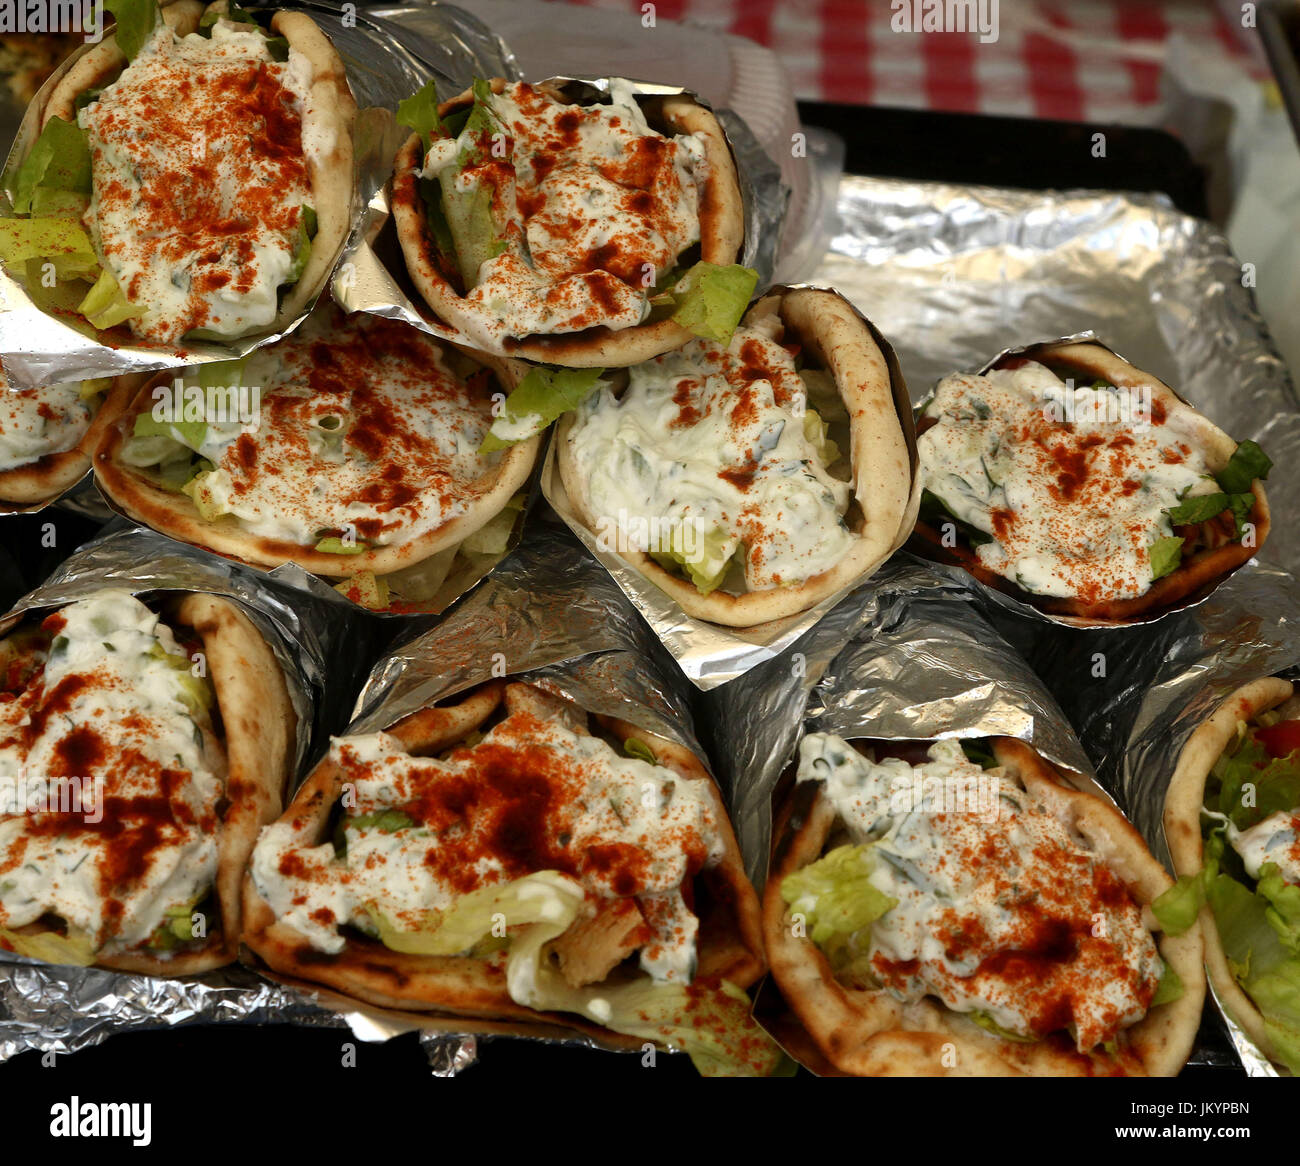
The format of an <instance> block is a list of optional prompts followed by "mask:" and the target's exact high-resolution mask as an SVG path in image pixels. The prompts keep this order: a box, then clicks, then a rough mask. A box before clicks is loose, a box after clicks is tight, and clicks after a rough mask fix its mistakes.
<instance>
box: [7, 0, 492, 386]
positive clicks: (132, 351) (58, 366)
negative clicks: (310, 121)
mask: <svg viewBox="0 0 1300 1166" xmlns="http://www.w3.org/2000/svg"><path fill="white" fill-rule="evenodd" d="M276 7H279V8H286V9H295V10H301V11H305V12H306V13H307V14H308V15H310V16H311V17H312V18H313V19H314V20H315V21H316V22H317V24H318V25H319V26H320V27H321V29H322V31H324V32H325V33H326V34H327V35H328V36H329V38H330V39H331V40H332V41H333V43H334V46H335V48H336V49H337V50H338V52H339V55H340V57H342V59H343V62H344V65H345V66H346V68H347V73H348V82H349V84H350V86H351V87H352V92H353V95H354V97H355V98H356V101H357V106H358V113H357V121H356V129H355V138H354V169H355V194H354V200H355V205H354V219H353V229H352V234H351V236H350V238H349V240H348V242H347V243H345V245H344V246H343V248H341V249H340V255H341V256H342V255H345V254H347V253H348V252H349V251H350V249H351V248H352V247H355V246H357V245H358V244H359V241H361V240H363V239H364V237H365V236H366V234H367V232H368V231H370V230H371V226H372V224H371V219H370V213H371V212H370V209H369V204H370V202H371V200H372V199H373V198H374V197H375V194H376V192H377V191H379V190H380V188H382V186H383V184H384V183H385V182H386V181H387V180H388V177H389V175H390V174H391V173H392V160H393V155H394V154H395V153H396V149H397V145H398V143H399V142H400V140H401V136H402V135H401V134H400V133H399V131H398V129H397V126H396V122H395V119H394V111H395V110H396V108H397V102H398V101H400V100H401V99H402V98H404V97H406V96H408V95H409V94H410V93H412V92H414V91H415V90H416V89H418V88H419V87H420V86H421V85H422V84H424V82H425V81H426V80H427V79H428V76H429V74H430V73H431V72H434V71H435V70H436V69H437V68H438V67H447V65H448V64H449V62H452V61H455V60H456V59H457V57H458V54H459V52H460V51H461V50H462V49H466V50H470V49H474V48H478V49H480V50H481V51H483V52H484V54H485V58H484V59H487V60H493V59H500V58H501V57H502V56H508V52H507V51H506V50H505V49H504V47H503V46H501V45H500V42H498V41H496V40H495V38H493V37H492V35H491V33H489V32H488V31H487V29H486V28H484V26H483V25H482V23H481V22H480V21H478V19H477V18H476V17H473V16H471V15H470V14H469V13H467V12H465V11H463V10H461V9H459V8H455V7H453V6H450V5H446V6H444V5H437V6H430V7H428V8H421V9H420V14H421V20H420V28H419V30H418V31H416V30H411V29H404V28H402V27H400V26H399V25H398V24H395V23H393V24H390V23H388V22H386V21H384V20H381V19H379V18H377V17H375V16H373V15H371V14H370V13H368V12H363V13H358V12H357V11H356V5H354V4H346V5H345V4H343V3H342V2H339V3H326V2H322V0H308V2H299V3H285V4H281V5H276ZM413 8H414V6H412V9H413ZM391 11H392V12H393V13H394V15H395V16H400V15H401V14H402V13H403V12H405V11H407V9H406V6H397V7H396V8H394V9H392V10H391ZM82 55H84V53H83V52H82V51H79V52H77V53H76V54H74V55H73V56H72V57H71V58H70V59H69V60H68V61H66V62H64V63H63V65H61V66H60V67H59V69H58V70H57V71H56V72H55V73H54V75H53V76H52V77H51V78H50V80H48V81H47V82H46V83H45V85H44V86H42V88H41V90H40V92H39V93H38V94H37V98H36V100H35V101H33V102H32V104H31V105H30V106H29V107H28V110H27V114H26V116H25V117H24V119H23V122H22V125H21V126H20V128H19V131H18V135H17V137H16V139H15V141H14V144H13V147H12V149H11V150H10V152H9V158H8V162H7V163H6V166H5V171H4V175H3V178H2V179H0V182H2V184H3V187H4V198H5V200H6V201H5V202H4V206H5V207H8V206H11V205H12V197H13V191H14V181H15V176H16V172H17V167H18V166H19V165H20V163H21V160H22V158H23V157H24V156H25V155H26V153H27V151H28V149H29V148H30V145H31V143H33V142H34V141H35V139H36V137H37V136H38V134H39V125H38V121H39V111H40V109H41V108H42V106H43V105H44V102H45V100H46V98H47V97H48V95H49V93H50V91H51V90H52V89H53V87H54V86H55V85H57V84H58V82H59V80H60V79H61V78H62V77H63V75H64V74H65V73H66V72H67V71H68V69H70V68H71V67H72V65H73V64H74V63H75V62H76V61H77V60H79V59H80V57H81V56H82ZM310 308H311V305H310V304H309V305H307V307H306V308H304V310H303V312H302V313H301V315H300V316H299V317H298V319H296V320H294V321H292V322H291V323H289V324H288V325H286V326H285V327H284V328H283V329H282V330H281V331H279V332H273V333H270V334H267V335H260V336H255V337H248V338H245V339H241V340H233V341H231V342H229V343H228V344H220V343H215V342H194V343H188V344H186V345H185V347H184V348H183V349H179V348H166V347H146V346H137V345H133V344H127V345H123V346H120V347H117V346H108V345H105V344H101V343H100V342H99V341H98V340H97V339H95V338H93V336H87V335H86V334H84V333H82V332H80V331H78V330H77V329H75V328H73V327H71V326H70V325H68V324H66V323H64V322H62V321H61V320H59V319H58V318H57V317H56V316H54V315H52V314H47V313H46V312H44V311H42V310H41V309H40V308H38V307H36V306H35V305H34V304H33V303H32V301H31V299H30V298H29V297H28V295H27V293H26V291H25V290H24V289H23V287H22V286H21V285H20V284H19V283H18V282H17V281H16V280H14V279H12V278H10V277H9V275H8V274H7V273H5V272H3V271H2V270H0V353H3V361H4V368H5V371H6V373H7V374H8V376H9V377H10V378H11V379H12V381H13V382H14V384H15V385H16V386H19V387H32V386H36V385H40V384H50V383H52V382H55V381H65V380H82V379H87V378H93V377H104V376H119V375H121V374H123V373H128V372H145V371H151V370H155V369H163V368H180V367H183V366H186V365H194V364H203V363H207V362H209V361H221V360H231V359H234V358H236V357H239V356H243V355H244V354H245V353H247V352H250V351H251V350H252V349H254V348H260V347H262V346H264V345H266V344H270V343H272V342H274V341H275V340H277V339H279V338H280V336H282V335H284V334H286V333H287V332H289V331H292V330H293V328H295V327H297V325H298V324H299V323H301V321H302V319H303V318H304V317H305V316H306V315H307V312H308V311H310Z"/></svg>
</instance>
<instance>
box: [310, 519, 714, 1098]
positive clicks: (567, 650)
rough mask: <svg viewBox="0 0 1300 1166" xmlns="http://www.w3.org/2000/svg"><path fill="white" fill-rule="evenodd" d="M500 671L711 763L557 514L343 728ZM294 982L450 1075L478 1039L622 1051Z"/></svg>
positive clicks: (658, 669) (391, 664)
mask: <svg viewBox="0 0 1300 1166" xmlns="http://www.w3.org/2000/svg"><path fill="white" fill-rule="evenodd" d="M502 676H509V677H510V678H512V679H519V680H527V681H530V682H533V683H537V684H538V685H539V686H541V687H543V688H545V689H547V690H548V691H550V692H553V693H555V694H556V695H559V696H562V697H565V698H567V699H569V700H572V701H574V702H575V703H576V704H578V705H580V706H581V707H582V708H584V709H586V710H588V711H589V712H595V713H603V714H606V715H609V716H615V717H620V718H622V719H624V720H627V721H630V722H632V723H634V724H637V725H640V726H641V727H642V728H644V729H647V730H649V731H650V732H653V733H658V734H659V735H661V736H663V737H666V738H668V739H669V740H672V741H676V742H677V743H679V744H681V745H684V746H686V747H687V748H688V749H690V750H691V751H692V752H693V753H695V754H696V756H698V757H699V758H700V759H701V760H702V761H706V762H707V755H706V754H705V753H704V751H703V749H702V748H701V746H700V744H699V742H698V740H697V739H696V737H695V732H694V729H693V727H692V718H691V712H690V705H689V699H690V686H689V684H687V683H686V681H685V679H684V678H683V677H682V676H681V674H680V673H679V672H678V671H677V670H676V669H675V668H674V667H673V665H672V662H671V660H669V659H667V658H666V657H665V656H664V655H663V654H662V652H661V651H659V649H658V645H657V644H656V643H655V641H654V639H653V637H652V636H650V634H649V632H648V631H647V630H646V628H645V627H644V625H642V624H641V622H640V621H639V620H638V619H637V617H636V612H635V611H634V610H633V609H632V607H631V606H630V605H629V604H628V603H627V602H626V601H625V600H624V599H623V597H622V595H621V593H620V592H619V590H618V588H617V587H616V586H615V585H614V583H613V582H612V580H610V578H609V576H608V575H607V574H606V573H605V572H604V570H602V568H601V567H600V566H599V565H598V564H597V563H595V562H593V561H592V560H591V559H589V558H588V557H587V556H585V555H583V554H582V552H581V548H580V547H578V545H577V544H576V543H575V542H574V540H573V539H572V537H571V536H570V535H569V534H568V532H567V531H565V530H564V529H563V528H562V527H560V526H559V525H558V524H555V523H553V522H552V523H538V524H536V525H534V526H533V527H532V528H530V530H529V531H528V533H527V535H526V536H525V538H524V541H523V542H522V543H521V544H520V546H519V547H518V548H517V549H516V550H515V551H514V553H513V554H512V555H511V556H510V557H509V558H508V559H506V561H505V562H504V563H503V564H502V565H501V566H500V567H498V568H497V570H496V571H495V572H494V573H493V574H492V575H491V576H490V577H489V579H488V580H487V581H486V582H485V583H484V584H483V586H481V587H480V588H479V589H478V590H477V591H476V592H474V594H473V595H471V596H470V597H469V598H467V599H466V600H465V601H464V602H463V603H461V604H459V605H458V606H457V607H456V609H455V611H453V612H452V613H451V614H450V615H448V616H447V618H446V619H444V620H443V621H442V622H440V623H438V624H437V625H436V626H434V627H432V628H429V629H427V630H424V631H417V633H416V634H415V635H413V636H410V637H408V638H406V640H405V641H404V642H402V643H400V644H399V645H397V646H395V647H391V648H390V649H389V650H388V652H387V653H386V655H385V656H384V658H383V659H381V660H379V661H378V662H377V663H376V664H375V666H374V668H373V670H372V671H371V673H370V677H369V679H368V680H367V681H366V684H365V686H364V687H363V688H362V690H361V693H360V694H359V695H358V697H357V701H356V715H355V718H354V719H353V721H352V723H351V724H350V725H348V727H347V728H346V729H345V730H343V733H342V734H340V735H344V734H347V735H352V734H361V733H372V732H377V731H379V730H382V729H386V728H388V727H389V726H391V725H392V724H394V723H395V722H396V721H398V720H400V719H401V718H402V717H404V716H407V715H409V714H410V713H413V712H416V711H418V710H420V709H423V708H426V707H427V706H429V705H431V704H434V703H436V702H439V701H445V700H447V699H448V698H452V697H454V696H455V695H456V694H457V693H460V692H463V691H465V690H466V689H469V688H472V687H474V686H476V685H478V684H481V683H484V682H486V681H489V680H491V679H493V678H499V677H502ZM302 988H303V990H304V991H306V992H307V993H308V994H309V995H310V996H312V997H313V998H314V999H315V1000H316V1001H318V1002H319V1003H321V1004H322V1005H323V1006H324V1007H326V1008H331V1009H334V1010H336V1011H339V1012H340V1013H341V1014H342V1015H344V1016H346V1017H347V1020H348V1024H349V1025H350V1026H351V1027H352V1029H353V1031H354V1032H357V1033H358V1035H361V1033H362V1032H364V1033H365V1034H366V1036H365V1039H370V1040H383V1039H387V1038H388V1037H392V1036H397V1035H400V1034H401V1033H404V1032H409V1031H411V1030H413V1029H414V1030H417V1031H420V1032H421V1040H422V1041H430V1042H433V1045H434V1047H436V1049H437V1050H438V1058H439V1059H438V1060H436V1061H435V1069H436V1070H438V1071H443V1072H446V1073H448V1074H450V1073H454V1072H456V1071H458V1069H459V1068H462V1067H464V1065H466V1064H469V1063H472V1061H473V1060H474V1058H475V1057H476V1055H477V1043H476V1042H477V1039H478V1037H479V1036H483V1035H494V1036H502V1035H505V1036H526V1037H531V1038H535V1039H543V1040H548V1041H551V1042H554V1043H560V1044H569V1045H575V1046H576V1045H583V1046H587V1047H592V1048H604V1047H614V1048H617V1047H618V1046H606V1045H605V1044H603V1043H602V1042H601V1040H600V1038H599V1037H598V1036H596V1035H594V1034H592V1035H584V1034H580V1033H577V1032H575V1031H573V1030H570V1029H565V1028H562V1027H560V1026H558V1025H555V1024H550V1023H544V1022H538V1023H536V1024H519V1023H516V1022H504V1021H502V1022H490V1021H474V1020H467V1019H462V1018H457V1017H448V1016H440V1015H424V1014H419V1013H411V1012H403V1011H394V1010H387V1009H380V1008H372V1007H369V1006H366V1005H361V1004H358V1003H357V1002H356V1001H351V1000H348V999H347V998H346V997H343V996H340V995H337V994H335V993H333V992H331V991H326V990H318V989H313V988H312V987H311V986H310V985H302ZM458 1029H463V1030H464V1031H463V1032H458V1031H457V1030H458ZM620 1051H623V1050H620ZM431 1059H433V1058H432V1057H431Z"/></svg>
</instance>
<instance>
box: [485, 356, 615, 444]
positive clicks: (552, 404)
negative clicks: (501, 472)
mask: <svg viewBox="0 0 1300 1166" xmlns="http://www.w3.org/2000/svg"><path fill="white" fill-rule="evenodd" d="M604 375H605V370H604V369H603V368H547V367H546V366H545V365H538V366H537V367H536V368H534V369H532V370H531V371H530V372H529V373H528V375H527V376H525V377H524V379H523V380H522V381H520V382H519V384H518V385H516V386H515V388H514V391H513V392H512V393H511V394H510V395H509V396H508V397H507V398H506V400H505V405H504V406H503V407H502V410H501V415H500V416H499V417H497V418H496V419H495V420H494V421H493V422H492V428H491V429H489V430H488V432H487V436H486V437H484V438H483V444H482V445H480V446H479V447H478V451H479V453H481V454H483V453H494V452H495V451H496V450H499V449H505V448H506V446H508V445H515V444H516V443H518V442H520V441H527V440H528V439H529V438H530V437H535V436H536V435H537V434H539V433H541V432H542V430H544V429H545V428H546V427H547V426H548V425H549V424H550V423H551V422H552V421H554V420H555V419H556V418H557V417H559V416H560V414H562V413H567V412H568V411H569V410H570V409H576V408H577V407H578V406H579V405H581V404H582V402H583V401H585V400H586V399H587V398H588V397H589V396H590V395H591V394H592V393H593V392H594V391H595V390H596V389H597V388H598V387H599V386H598V384H597V382H598V381H599V380H600V378H601V377H602V376H604Z"/></svg>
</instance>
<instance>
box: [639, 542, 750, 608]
mask: <svg viewBox="0 0 1300 1166" xmlns="http://www.w3.org/2000/svg"><path fill="white" fill-rule="evenodd" d="M695 543H696V546H695V548H694V549H693V550H690V551H688V550H687V549H686V527H685V526H680V525H679V526H674V527H673V528H672V533H671V535H670V536H669V540H668V546H666V547H664V546H660V547H658V548H655V549H652V550H651V551H650V557H651V558H652V559H654V561H655V562H656V563H658V564H659V565H660V566H661V567H664V568H666V569H668V570H672V569H673V568H679V569H680V570H681V572H682V574H683V575H685V576H686V578H687V579H689V580H690V581H691V582H692V583H693V584H695V590H696V591H698V592H699V593H700V594H701V595H711V594H713V592H715V591H716V590H717V589H718V588H719V587H721V586H722V581H723V580H724V579H726V577H727V572H728V571H730V570H731V565H732V563H733V562H735V561H736V558H737V556H738V555H739V554H740V553H741V551H740V540H739V539H737V538H736V537H735V536H734V535H732V534H730V533H728V532H727V531H726V530H724V529H723V528H722V527H720V526H711V527H709V528H708V529H707V530H705V531H702V532H696V534H695Z"/></svg>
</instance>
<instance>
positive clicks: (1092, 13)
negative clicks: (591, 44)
mask: <svg viewBox="0 0 1300 1166" xmlns="http://www.w3.org/2000/svg"><path fill="white" fill-rule="evenodd" d="M567 2H569V3H580V4H586V5H589V6H593V7H598V8H607V9H615V10H620V11H624V12H629V13H637V14H642V13H643V12H644V7H643V6H644V5H645V3H646V2H647V0H567ZM997 8H998V33H999V35H998V38H997V40H996V41H994V42H992V43H989V44H982V43H980V40H979V37H978V35H977V34H974V33H961V32H926V33H914V32H899V31H895V29H894V28H893V27H891V22H892V20H893V17H894V12H893V5H892V4H891V3H890V0H654V17H655V19H656V20H658V21H679V22H685V23H687V24H697V25H702V26H706V27H709V28H713V29H720V30H723V31H726V32H730V33H733V34H736V35H738V36H743V37H748V38H749V39H751V40H754V41H757V42H759V43H760V44H763V45H766V46H767V47H768V48H770V49H772V50H773V51H774V52H775V53H776V54H777V55H778V56H779V57H780V58H781V61H782V64H783V65H784V67H785V69H786V72H787V73H788V74H789V77H790V80H791V84H792V87H793V89H794V93H795V95H796V96H797V97H799V98H806V99H812V100H822V101H839V102H849V103H854V104H862V105H872V104H875V105H902V106H912V107H921V108H929V109H940V110H952V111H959V112H975V113H994V114H1004V115H1011V116H1024V117H1043V118H1060V119H1065V120H1071V121H1103V122H1104V121H1118V122H1132V121H1137V122H1144V121H1148V120H1150V114H1151V110H1152V108H1153V107H1155V106H1156V105H1157V103H1158V101H1159V77H1160V72H1161V70H1162V68H1163V66H1164V61H1165V58H1166V54H1167V52H1168V49H1169V45H1170V42H1171V38H1173V37H1175V36H1176V37H1178V38H1180V39H1181V40H1182V41H1184V42H1185V43H1188V44H1190V45H1191V46H1193V47H1197V48H1201V49H1204V50H1208V51H1209V52H1211V53H1213V54H1216V55H1219V56H1223V55H1226V56H1228V57H1230V58H1232V59H1234V60H1236V61H1237V62H1239V63H1240V64H1241V66H1242V67H1243V68H1245V69H1246V70H1247V71H1248V72H1249V73H1250V74H1251V75H1252V76H1255V77H1256V78H1264V77H1267V76H1268V67H1267V64H1266V63H1265V60H1264V57H1263V53H1262V49H1261V47H1260V46H1259V44H1258V33H1257V32H1256V31H1255V30H1254V29H1253V28H1244V27H1242V26H1241V15H1240V13H1241V8H1242V6H1241V5H1239V4H1237V3H1233V2H1229V0H1220V2H1219V3H1215V2H1214V0H1148V2H1143V0H1001V2H1000V3H999V4H998V6H997Z"/></svg>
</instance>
